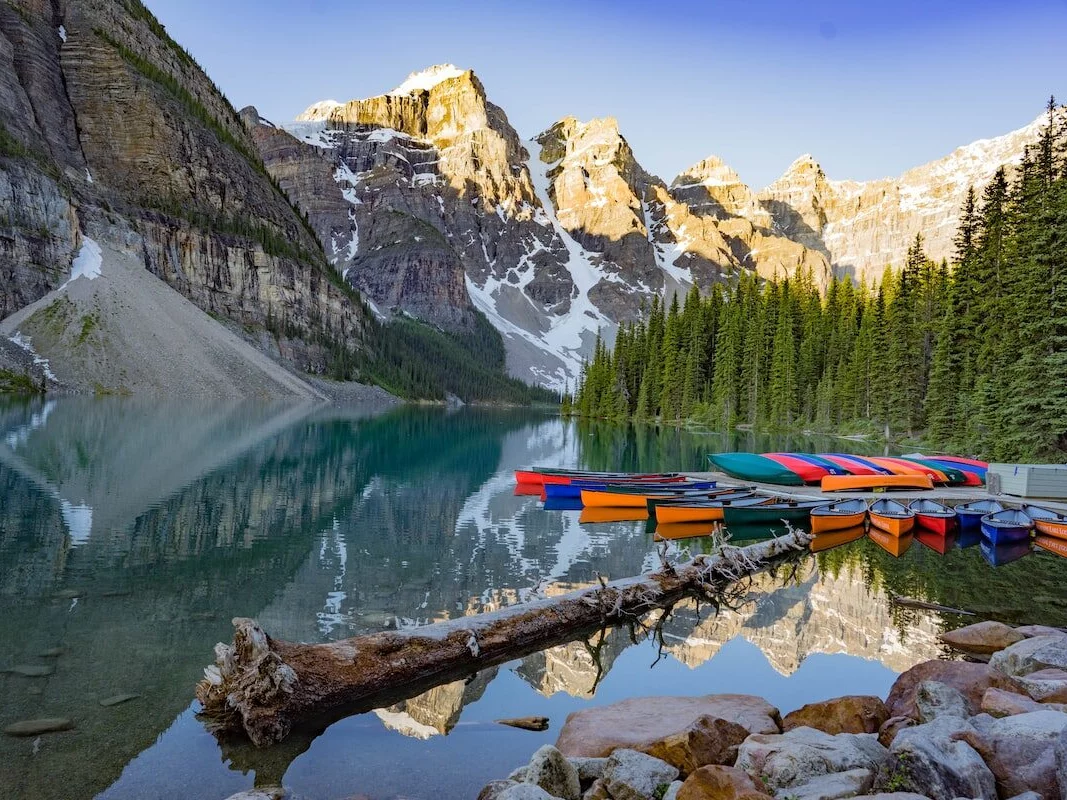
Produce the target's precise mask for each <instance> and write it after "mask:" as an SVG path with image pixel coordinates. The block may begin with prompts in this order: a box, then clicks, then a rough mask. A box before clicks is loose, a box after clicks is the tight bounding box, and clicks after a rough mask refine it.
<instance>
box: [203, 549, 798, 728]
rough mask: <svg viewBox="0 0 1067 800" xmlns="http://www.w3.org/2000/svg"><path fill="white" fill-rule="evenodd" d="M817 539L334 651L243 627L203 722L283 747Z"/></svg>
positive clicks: (222, 653) (342, 644) (238, 623)
mask: <svg viewBox="0 0 1067 800" xmlns="http://www.w3.org/2000/svg"><path fill="white" fill-rule="evenodd" d="M810 539H811V537H810V536H808V535H807V534H806V533H804V532H801V531H795V532H793V533H790V534H788V535H786V536H781V537H778V538H775V539H770V540H767V541H764V542H760V543H758V544H752V545H749V546H748V547H734V546H731V545H724V546H723V548H722V550H721V551H720V552H718V553H716V554H715V555H712V556H704V555H702V556H698V557H697V558H695V559H693V560H692V561H689V562H687V563H685V564H680V565H671V564H669V563H667V562H666V560H664V561H663V566H662V568H661V569H660V570H659V571H657V572H654V573H651V574H648V575H642V576H638V577H635V578H627V579H623V580H617V581H612V582H610V583H608V582H605V581H603V580H601V582H600V585H598V586H594V587H591V588H588V589H583V590H580V591H575V592H571V593H569V594H566V595H562V596H560V597H554V598H547V599H539V600H534V601H532V602H527V603H523V604H520V605H514V606H508V607H506V608H502V609H499V610H497V611H492V612H489V613H486V614H479V615H475V616H470V617H462V618H459V619H455V620H449V621H447V622H440V623H436V624H433V625H426V626H424V627H421V628H416V629H413V630H410V631H386V632H382V633H374V634H369V635H366V636H358V637H355V638H352V639H345V640H342V641H338V642H331V643H327V644H314V645H309V644H296V643H291V642H283V641H279V640H276V639H272V638H271V637H269V636H268V635H267V634H266V633H265V632H264V631H263V629H262V628H261V627H260V626H259V625H258V624H257V623H256V622H255V621H253V620H250V619H242V618H237V619H234V621H233V623H234V626H235V628H236V632H235V633H234V640H233V644H232V645H227V644H223V643H221V642H220V643H219V644H217V645H215V663H214V664H213V665H211V666H209V667H207V668H206V669H205V670H204V676H205V677H204V679H203V680H202V681H201V682H200V683H199V684H198V685H197V687H196V696H197V699H199V700H200V702H201V704H202V705H203V711H202V712H201V719H203V720H205V721H206V722H207V724H208V727H209V728H210V729H212V730H213V732H215V733H216V735H219V736H224V735H226V734H240V733H242V732H243V733H244V734H245V735H247V736H248V738H249V739H251V741H252V743H253V744H255V745H257V746H262V745H268V744H272V743H275V742H279V741H281V740H282V739H284V738H285V737H286V736H288V735H289V733H290V731H291V730H293V728H294V727H295V726H301V727H318V726H322V725H323V723H325V724H329V722H331V721H333V720H335V719H339V718H341V717H344V716H347V715H349V714H353V713H359V712H362V711H368V710H370V709H372V708H378V707H381V706H384V705H388V704H389V703H392V702H396V701H398V700H400V699H404V698H406V697H411V696H414V695H416V694H418V693H419V692H421V691H424V690H426V689H427V688H430V687H432V686H435V685H438V684H440V683H444V682H447V681H451V680H455V679H457V678H459V677H462V676H465V675H471V674H473V673H475V672H477V671H479V670H482V669H485V668H487V667H491V666H494V665H496V664H501V663H504V662H505V661H510V660H512V659H515V658H519V657H522V656H525V655H528V654H530V653H533V652H537V651H540V650H543V649H545V648H548V647H552V646H554V645H556V644H561V643H563V642H569V641H573V640H575V639H577V638H580V637H582V636H584V635H587V634H589V633H591V632H593V631H596V630H598V629H601V628H603V627H604V626H605V625H617V624H621V623H625V622H627V621H630V622H636V621H638V620H639V619H640V618H641V617H642V616H643V615H645V614H646V613H648V612H649V611H652V610H654V609H660V608H670V607H671V606H673V605H674V604H675V603H676V602H678V601H679V600H681V599H682V598H684V597H694V596H695V597H699V598H704V599H709V600H711V601H712V602H715V601H716V599H717V597H719V596H721V593H722V591H723V590H724V588H725V587H727V586H729V584H731V583H733V582H735V581H737V580H739V579H740V578H742V577H744V576H746V575H751V574H753V573H755V572H759V571H761V570H764V569H766V568H768V567H770V566H773V565H774V564H776V563H778V562H779V561H781V560H783V558H784V557H787V556H790V555H796V554H797V553H798V552H800V551H804V550H806V549H807V544H808V542H809V541H810Z"/></svg>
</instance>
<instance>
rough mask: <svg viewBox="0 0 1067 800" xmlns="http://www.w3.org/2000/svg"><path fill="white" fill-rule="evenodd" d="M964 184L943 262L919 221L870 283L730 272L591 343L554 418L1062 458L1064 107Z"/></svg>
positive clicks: (1066, 371)
mask: <svg viewBox="0 0 1067 800" xmlns="http://www.w3.org/2000/svg"><path fill="white" fill-rule="evenodd" d="M1060 111H1061V109H1060V108H1059V107H1057V106H1056V104H1055V101H1054V100H1050V102H1049V106H1048V124H1047V125H1046V127H1045V128H1044V129H1043V131H1042V133H1041V136H1040V139H1039V141H1038V143H1037V144H1036V145H1035V146H1032V147H1028V148H1027V149H1026V152H1025V155H1024V158H1023V161H1022V163H1021V165H1019V166H1018V167H1016V168H1013V169H1012V172H1011V176H1010V177H1009V173H1008V171H1007V170H1005V169H1004V168H1001V169H1000V170H998V171H997V173H996V174H995V176H994V177H993V179H992V181H991V182H990V183H989V185H988V186H987V187H986V188H985V190H984V191H983V192H982V194H981V196H976V193H975V192H974V190H973V188H972V189H971V190H970V191H969V192H968V194H967V199H966V202H965V203H964V207H963V209H962V210H961V218H960V222H959V227H958V231H957V235H956V239H955V248H954V250H955V252H954V256H953V258H952V260H951V263H950V262H948V261H942V262H940V263H935V262H934V261H932V260H931V259H929V258H928V257H927V256H926V253H925V251H924V248H923V238H922V235H921V234H920V235H919V236H917V237H916V239H915V241H914V242H913V243H912V245H911V246H910V248H909V249H908V253H907V258H906V259H905V263H904V264H903V265H902V266H901V268H900V269H891V268H887V269H886V270H885V272H884V274H883V276H882V279H881V281H880V282H879V283H878V284H877V285H876V286H870V287H868V286H862V285H861V286H856V285H854V284H853V282H852V281H851V280H848V279H835V280H834V281H833V282H832V283H831V284H830V285H829V287H827V288H826V290H825V292H820V291H819V288H818V287H817V286H816V285H815V283H814V281H813V280H812V278H811V276H810V275H805V274H802V275H799V276H796V277H794V278H790V279H785V280H778V281H762V280H760V279H759V278H757V277H756V276H755V275H751V274H749V275H745V276H742V277H741V278H740V280H739V281H738V282H737V283H736V284H734V285H732V286H729V287H725V286H720V285H716V286H713V287H711V289H710V291H708V292H707V293H706V294H703V295H702V294H701V293H700V292H699V291H698V290H697V288H696V287H694V288H693V289H691V290H690V292H689V294H688V295H687V296H686V298H685V300H684V301H683V302H681V303H679V301H678V297H677V296H675V297H674V298H673V299H672V300H671V302H670V303H669V304H665V303H662V302H661V301H660V300H659V299H658V298H655V299H653V302H652V306H651V308H650V309H649V311H648V313H647V314H646V315H645V319H643V320H642V321H640V322H637V323H631V324H628V325H625V326H620V329H619V331H618V334H617V337H616V341H615V346H614V348H613V349H609V348H608V347H607V346H606V345H605V344H604V343H603V342H600V341H598V342H597V345H596V349H595V352H594V354H593V357H592V360H591V361H589V362H588V363H587V364H586V366H585V369H584V370H583V373H582V376H581V378H580V380H579V382H578V385H577V387H576V390H575V392H574V393H573V395H567V396H565V397H564V404H563V408H564V413H569V414H575V415H579V416H583V417H600V418H608V419H626V418H633V419H636V420H653V419H660V420H663V421H675V420H686V419H694V420H698V421H701V422H704V423H706V424H708V425H711V426H712V427H715V428H718V429H728V428H732V427H735V426H737V425H741V424H749V425H753V426H757V427H766V428H784V429H788V428H796V427H805V428H814V429H818V430H828V431H829V430H835V431H836V430H843V429H849V428H856V429H862V428H868V429H872V430H877V431H879V432H885V433H886V434H887V435H888V436H889V437H891V438H908V437H920V436H921V437H922V438H923V439H924V441H925V443H926V444H927V445H928V446H930V447H935V448H939V449H943V450H954V451H958V452H966V453H973V454H977V455H981V456H984V457H986V458H990V459H1011V460H1018V459H1041V458H1054V459H1056V460H1062V458H1063V456H1064V455H1065V453H1067V164H1065V162H1067V159H1065V154H1064V152H1063V148H1062V146H1061V143H1062V142H1063V141H1064V138H1065V134H1067V131H1064V130H1061V128H1062V127H1063V119H1064V115H1063V114H1062V113H1060Z"/></svg>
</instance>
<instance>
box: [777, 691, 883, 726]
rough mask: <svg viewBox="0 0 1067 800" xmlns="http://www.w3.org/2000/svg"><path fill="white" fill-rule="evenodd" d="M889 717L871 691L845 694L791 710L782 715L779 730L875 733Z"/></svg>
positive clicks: (881, 703)
mask: <svg viewBox="0 0 1067 800" xmlns="http://www.w3.org/2000/svg"><path fill="white" fill-rule="evenodd" d="M888 718H889V712H888V711H886V707H885V703H883V702H882V699H881V698H880V697H874V696H872V695H847V696H845V697H838V698H835V699H833V700H824V701H822V702H819V703H808V705H806V706H803V707H802V708H798V709H797V710H796V711H791V712H790V713H788V714H786V715H785V717H784V718H783V719H782V730H783V731H791V730H793V728H804V727H807V728H815V729H816V730H819V731H822V732H823V733H829V734H830V735H834V734H838V733H878V729H879V728H881V726H882V723H884V722H885V721H886V720H887V719H888Z"/></svg>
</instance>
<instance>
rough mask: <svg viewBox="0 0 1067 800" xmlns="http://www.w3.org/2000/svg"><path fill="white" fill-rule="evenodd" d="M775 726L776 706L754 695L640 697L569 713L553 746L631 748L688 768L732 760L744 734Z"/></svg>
mask: <svg viewBox="0 0 1067 800" xmlns="http://www.w3.org/2000/svg"><path fill="white" fill-rule="evenodd" d="M777 731H778V710H777V709H776V708H774V707H773V706H772V705H770V704H769V703H767V702H766V701H765V700H762V699H761V698H758V697H752V696H750V695H732V694H726V695H710V696H707V697H646V698H635V699H631V700H624V701H622V702H621V703H614V704H612V705H609V706H599V707H595V708H587V709H583V710H581V711H576V712H574V713H572V714H571V715H570V716H568V717H567V721H566V723H565V724H564V725H563V730H561V731H560V734H559V740H558V741H557V742H556V747H558V748H559V750H560V752H562V753H563V754H564V755H566V756H569V757H575V756H586V757H604V756H608V755H610V754H611V753H612V752H613V751H615V750H617V749H619V748H625V749H629V750H637V751H640V752H642V753H648V754H649V755H652V756H655V757H656V758H661V759H663V760H664V761H667V762H668V763H670V764H673V765H674V766H676V767H678V769H680V770H682V771H683V772H685V773H689V772H691V771H693V770H694V769H696V768H698V767H702V766H704V765H706V764H724V763H730V762H732V761H733V758H734V753H735V748H736V747H737V746H738V745H740V744H741V742H743V741H744V740H745V737H747V736H748V735H749V734H750V733H769V732H775V733H776V732H777Z"/></svg>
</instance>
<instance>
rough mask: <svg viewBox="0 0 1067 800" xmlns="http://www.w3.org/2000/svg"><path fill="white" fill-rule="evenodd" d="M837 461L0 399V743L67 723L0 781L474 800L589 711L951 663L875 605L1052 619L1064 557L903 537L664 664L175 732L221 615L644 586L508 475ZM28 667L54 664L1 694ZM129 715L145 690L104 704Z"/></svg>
mask: <svg viewBox="0 0 1067 800" xmlns="http://www.w3.org/2000/svg"><path fill="white" fill-rule="evenodd" d="M857 446H858V445H856V444H855V443H842V442H840V441H838V442H836V443H833V442H812V441H805V440H802V439H793V440H788V439H781V438H779V439H774V440H770V439H755V438H752V437H747V438H742V439H740V440H739V439H733V440H728V439H726V438H724V437H721V436H714V435H710V434H700V433H692V432H680V431H677V430H674V429H666V430H663V431H656V430H655V429H649V428H645V429H639V430H633V429H625V428H620V427H607V426H577V425H575V424H573V423H564V422H561V421H560V420H558V419H555V418H553V417H550V416H544V415H537V414H533V413H529V412H488V411H478V410H463V411H459V412H454V413H448V412H445V411H442V410H438V409H433V410H425V409H403V410H400V411H394V412H389V413H386V414H377V415H376V414H373V413H371V412H370V411H368V410H360V409H322V408H315V407H303V406H297V407H294V406H263V405H255V406H249V405H238V406H224V407H211V408H192V407H189V406H187V405H186V406H168V405H166V404H163V405H160V404H158V403H152V404H149V403H145V402H143V401H132V400H119V399H109V400H95V399H69V400H60V401H47V402H38V403H34V404H30V405H26V404H9V405H5V406H0V669H2V670H5V671H4V672H3V673H0V699H2V702H0V727H4V726H7V725H9V724H11V723H12V722H16V721H19V720H24V719H31V718H38V717H52V716H56V717H67V718H69V719H71V720H72V721H73V722H74V723H75V725H76V728H75V730H74V731H71V732H67V733H58V734H48V735H44V736H42V737H40V739H38V740H34V739H18V738H12V737H9V736H0V788H3V789H4V790H5V795H6V796H15V797H22V798H90V797H102V798H109V799H113V800H119V799H120V798H122V799H125V798H157V797H158V798H219V800H221V799H222V798H225V797H227V796H228V795H230V794H232V793H234V792H237V791H240V790H243V789H247V788H251V787H252V786H253V785H269V784H276V783H284V784H285V785H286V786H287V787H289V788H290V789H291V790H292V791H293V792H294V793H296V794H297V795H299V796H301V797H305V798H313V799H315V800H317V799H318V798H322V800H334V799H335V798H336V799H339V798H346V797H350V796H353V795H365V796H367V797H371V798H395V797H405V798H429V797H433V798H451V797H456V798H460V797H471V798H473V797H474V796H476V794H477V792H478V790H479V788H480V787H481V786H482V785H483V784H484V783H485V782H487V781H488V780H490V779H493V778H496V777H500V776H502V775H505V774H507V773H508V772H510V771H511V769H513V768H514V767H515V766H517V765H518V764H520V763H524V762H525V761H526V760H527V758H528V757H529V755H530V753H531V752H532V751H533V750H534V749H536V748H537V747H538V746H540V744H542V743H544V742H551V741H554V740H555V737H556V736H557V735H558V732H559V728H560V726H561V725H562V723H563V721H564V718H565V717H566V715H567V714H568V713H569V712H571V711H573V710H575V709H578V708H582V707H586V706H589V705H594V704H603V703H609V702H614V701H616V700H619V699H621V698H625V697H632V696H639V695H648V694H699V693H713V692H750V693H758V694H760V695H763V696H765V697H767V698H768V699H769V700H770V701H771V702H773V703H775V704H777V705H778V706H779V707H780V708H781V710H782V711H783V713H784V712H787V711H789V710H791V709H794V708H796V707H798V706H800V705H803V704H804V703H807V702H811V701H813V700H818V699H824V698H827V697H831V696H837V695H840V694H845V693H873V694H884V693H885V692H886V691H887V690H888V688H889V686H890V684H891V683H892V681H893V679H894V677H895V675H896V674H897V673H899V672H900V671H902V670H904V669H907V668H908V667H909V666H911V665H912V664H914V663H916V662H918V661H921V660H925V659H928V658H935V657H938V656H940V655H942V653H941V651H940V648H939V646H938V644H937V640H936V637H937V635H938V633H940V632H941V631H942V630H943V629H944V628H945V627H946V626H953V625H958V624H960V620H959V618H956V617H947V618H942V617H939V616H937V615H935V614H932V613H929V612H915V611H902V610H900V609H893V608H891V606H890V604H889V602H888V597H889V596H890V595H892V594H907V595H911V596H917V597H923V598H927V599H931V600H934V601H936V602H939V603H944V604H947V605H952V606H961V607H964V608H970V609H974V610H977V611H979V612H980V613H982V614H983V615H988V616H994V617H997V618H1001V619H1006V620H1009V621H1023V620H1025V621H1028V622H1044V623H1051V624H1064V623H1067V608H1065V607H1064V604H1065V601H1063V600H1062V599H1060V598H1061V594H1060V591H1059V587H1060V586H1062V585H1063V582H1064V580H1067V560H1065V559H1062V558H1059V557H1057V556H1053V555H1051V554H1048V553H1044V552H1041V553H1036V552H1035V553H1033V554H1029V555H1027V556H1026V557H1025V558H1022V559H1020V560H1018V561H1014V562H1012V563H1008V564H1006V565H1005V566H1000V567H997V568H996V569H994V568H992V567H991V566H990V563H989V562H990V561H995V560H998V559H1000V560H1005V561H1006V560H1008V558H1009V557H1012V556H1014V555H1018V554H1011V553H1000V554H994V553H988V552H986V553H983V551H982V549H981V547H980V546H977V542H975V541H962V542H949V545H950V547H949V548H947V552H946V554H945V555H942V554H941V553H939V552H937V551H936V550H937V549H946V548H944V547H943V546H940V545H939V544H938V543H937V542H929V541H926V542H923V541H919V540H916V541H914V542H913V543H912V545H911V546H910V548H908V549H907V551H906V552H904V553H903V554H902V555H901V556H900V557H899V558H898V557H895V556H894V555H892V554H890V553H889V552H887V551H885V550H883V549H882V548H881V547H879V545H878V543H877V542H875V541H872V540H870V539H860V540H858V541H856V542H853V543H851V544H848V545H846V546H844V547H841V548H838V549H835V550H832V551H828V552H825V553H820V554H818V555H817V556H811V557H807V558H806V559H805V560H803V561H802V562H800V563H799V564H798V566H797V569H796V570H794V571H790V570H780V571H779V573H778V574H777V575H775V576H761V577H759V578H757V579H756V580H755V581H754V582H753V584H752V585H751V586H750V587H747V588H746V589H745V591H744V592H743V593H742V594H741V595H740V596H739V597H738V598H737V602H736V603H735V607H734V608H732V609H730V610H724V611H722V612H721V613H720V614H718V615H714V614H713V613H711V612H710V610H708V609H706V608H704V609H699V610H698V609H697V608H696V607H695V606H691V605H690V606H684V607H681V608H679V609H677V610H676V612H675V614H674V615H673V617H672V618H671V619H670V620H669V621H667V623H666V624H665V625H664V637H663V642H662V652H661V646H660V644H658V643H656V642H654V641H651V640H645V639H643V638H642V637H641V636H640V635H637V636H635V637H633V639H636V642H635V641H634V640H633V639H632V638H631V635H630V632H629V631H625V630H616V631H612V632H608V633H606V634H605V635H603V636H602V637H597V638H595V639H594V641H592V642H588V643H587V642H575V643H572V644H569V645H564V646H560V647H555V648H552V649H551V650H548V651H545V652H543V653H538V654H536V655H533V656H530V657H527V658H525V659H522V660H521V661H516V662H513V663H511V664H507V665H504V666H501V667H499V668H495V669H491V670H488V671H486V672H483V673H481V674H479V675H477V676H474V677H473V678H472V679H471V680H469V681H458V682H456V683H452V684H447V685H445V686H440V687H437V688H436V689H433V690H431V691H429V692H426V693H425V694H423V695H420V696H418V697H414V698H411V699H410V700H407V701H405V702H402V703H399V704H396V705H393V706H390V707H388V708H383V709H380V710H378V711H375V712H372V713H368V714H363V715H359V716H355V717H351V718H348V719H345V720H342V721H340V722H338V723H336V724H334V725H333V726H331V727H330V728H329V729H328V730H326V731H325V732H324V733H322V734H321V735H319V736H318V737H314V738H310V737H304V738H300V737H291V739H290V740H288V741H287V742H286V743H284V744H283V745H281V746H279V747H275V748H270V749H266V750H255V749H253V748H251V747H249V746H246V745H242V744H239V743H237V744H234V743H227V744H224V745H220V744H219V743H218V742H217V741H216V740H215V739H214V737H212V736H211V735H210V734H209V733H207V732H206V731H205V730H204V728H203V726H202V725H201V723H200V722H199V721H198V720H197V718H196V711H197V706H196V703H195V701H194V700H193V687H194V685H195V683H196V681H197V680H198V679H199V677H200V676H201V672H202V670H203V668H204V666H206V665H207V664H208V663H210V662H211V661H212V659H213V657H212V646H213V645H214V644H215V642H217V641H220V640H223V641H229V640H230V638H231V626H230V619H231V618H232V617H234V616H249V617H255V618H256V619H258V620H260V621H261V623H262V624H263V625H264V627H265V628H266V630H267V631H268V632H269V633H271V634H272V635H274V636H276V637H279V638H285V639H291V640H299V641H307V642H321V641H328V640H333V639H339V638H344V637H347V636H353V635H357V634H361V633H367V632H372V631H379V630H383V629H390V628H405V627H409V626H413V625H418V624H423V623H426V622H431V621H435V620H441V619H447V618H449V617H454V616H457V615H463V614H468V613H473V612H477V611H481V610H486V609H491V608H496V607H499V606H501V605H505V604H509V603H514V602H518V601H519V600H521V599H522V598H524V597H526V596H528V594H529V593H530V591H531V590H532V589H533V588H534V587H535V586H538V585H540V586H541V587H542V588H543V590H544V591H546V592H548V593H554V592H558V591H562V590H565V589H569V588H574V587H580V586H583V585H587V584H589V583H590V582H592V581H594V580H595V573H597V572H599V573H601V574H604V575H607V576H609V577H623V576H628V575H632V574H636V573H638V572H640V571H642V570H643V569H646V568H649V567H650V566H652V565H653V564H654V563H656V554H655V551H656V547H655V545H654V544H653V542H652V538H651V534H650V533H649V531H648V530H647V529H646V526H645V523H643V522H616V523H598V524H586V523H582V522H581V521H580V520H579V514H578V512H574V511H545V510H543V509H542V508H541V507H540V502H539V500H538V498H536V497H524V496H516V495H515V494H514V485H513V480H512V470H513V469H514V468H516V467H519V466H525V465H529V464H537V463H544V464H563V465H574V466H578V465H582V466H586V467H589V468H600V469H603V468H613V469H619V468H627V469H642V470H651V469H662V468H689V469H697V468H700V466H701V463H702V457H703V454H704V453H706V452H709V451H715V450H730V449H752V450H766V449H771V448H774V449H798V450H800V449H809V450H810V449H819V450H825V449H834V450H841V449H846V447H848V449H855V448H856V447H857ZM861 452H862V450H861ZM972 545H974V546H972ZM707 546H708V540H706V539H705V540H701V539H694V540H687V541H681V542H678V543H675V544H674V545H672V547H674V548H675V550H678V549H679V548H684V549H690V550H692V551H697V550H700V549H703V548H706V547H707ZM679 555H680V553H679ZM57 654H58V655H57ZM661 656H662V657H661ZM26 667H37V668H40V667H44V668H45V670H44V671H48V668H51V669H52V671H51V673H50V674H46V675H40V676H27V675H24V674H19V673H20V672H26V671H27V670H26V669H25V668H26ZM12 670H14V671H12ZM29 671H33V670H32V669H31V670H29ZM122 693H133V694H137V695H138V697H137V698H136V699H133V700H130V701H129V702H125V703H122V704H119V705H114V706H110V707H104V706H101V705H100V701H101V700H102V699H106V698H110V697H114V696H115V695H118V694H122ZM534 714H536V715H544V716H548V717H550V718H551V721H552V722H551V728H550V730H549V731H547V732H545V733H543V734H540V733H530V732H527V731H520V730H514V729H510V728H505V727H502V726H500V725H497V724H494V722H493V721H494V720H496V719H499V718H501V717H514V716H527V715H534Z"/></svg>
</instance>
